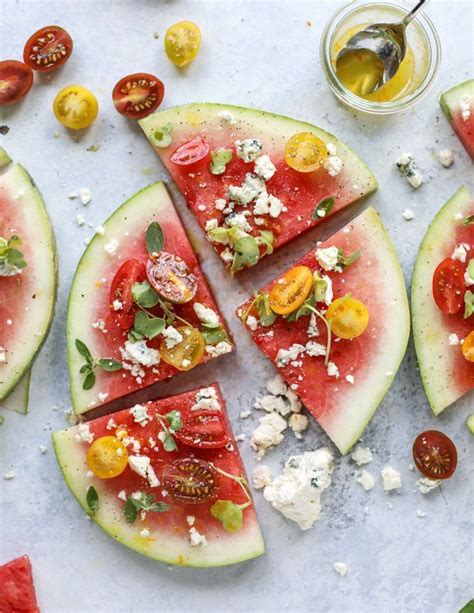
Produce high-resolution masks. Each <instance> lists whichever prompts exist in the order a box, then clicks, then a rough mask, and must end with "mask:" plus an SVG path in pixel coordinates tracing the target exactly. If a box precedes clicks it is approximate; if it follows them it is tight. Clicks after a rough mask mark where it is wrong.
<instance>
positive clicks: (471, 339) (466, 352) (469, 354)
mask: <svg viewBox="0 0 474 613" xmlns="http://www.w3.org/2000/svg"><path fill="white" fill-rule="evenodd" d="M461 351H462V354H463V356H464V357H465V358H466V360H467V361H468V362H474V330H473V331H472V332H469V334H468V335H467V336H466V338H465V339H464V340H463V343H462V345H461Z"/></svg>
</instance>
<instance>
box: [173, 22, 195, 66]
mask: <svg viewBox="0 0 474 613" xmlns="http://www.w3.org/2000/svg"><path fill="white" fill-rule="evenodd" d="M200 46H201V30H200V29H199V27H198V26H197V25H196V24H195V23H193V22H192V21H180V22H179V23H175V24H174V25H172V26H170V27H169V28H168V29H167V30H166V34H165V51H166V55H167V56H168V58H169V59H170V60H171V61H172V62H173V64H176V66H178V67H179V68H183V67H184V66H187V65H188V64H190V63H191V62H192V61H193V60H194V59H195V58H196V56H197V54H198V51H199V47H200Z"/></svg>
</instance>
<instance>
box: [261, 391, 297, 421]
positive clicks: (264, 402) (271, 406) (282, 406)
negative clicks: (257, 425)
mask: <svg viewBox="0 0 474 613" xmlns="http://www.w3.org/2000/svg"><path fill="white" fill-rule="evenodd" d="M254 407H255V408H256V409H262V410H263V411H267V413H272V412H275V413H278V414H279V415H282V416H283V417H285V416H286V415H289V414H290V413H291V407H290V404H289V403H288V402H286V400H285V397H284V396H283V395H282V396H274V395H273V394H266V395H265V396H263V397H262V398H258V399H257V400H256V401H255V404H254Z"/></svg>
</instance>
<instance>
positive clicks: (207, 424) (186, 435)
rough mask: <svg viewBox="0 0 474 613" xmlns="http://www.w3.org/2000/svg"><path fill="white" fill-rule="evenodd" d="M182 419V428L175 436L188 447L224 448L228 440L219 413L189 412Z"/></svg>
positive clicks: (222, 419)
mask: <svg viewBox="0 0 474 613" xmlns="http://www.w3.org/2000/svg"><path fill="white" fill-rule="evenodd" d="M182 419H183V427H182V428H181V430H179V431H178V432H176V433H175V436H176V438H177V439H178V440H179V441H181V442H182V443H185V444H186V445H189V446H190V447H198V448H199V449H219V448H220V447H225V446H226V445H227V444H228V442H229V440H230V439H229V435H228V434H227V428H226V425H225V422H224V418H223V415H222V413H221V411H215V410H205V409H203V410H201V411H190V412H189V413H188V414H187V415H183V416H182Z"/></svg>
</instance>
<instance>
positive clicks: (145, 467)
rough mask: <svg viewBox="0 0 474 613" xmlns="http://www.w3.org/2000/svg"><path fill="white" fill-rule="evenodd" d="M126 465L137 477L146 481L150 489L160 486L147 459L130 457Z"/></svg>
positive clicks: (136, 456)
mask: <svg viewBox="0 0 474 613" xmlns="http://www.w3.org/2000/svg"><path fill="white" fill-rule="evenodd" d="M128 465H129V466H130V468H131V469H132V470H133V471H134V472H136V473H137V475H140V477H143V478H144V479H146V480H147V481H148V483H149V485H150V487H158V486H159V485H160V481H159V479H158V477H157V476H156V473H155V471H154V469H153V467H152V465H151V461H150V458H149V457H147V456H139V455H130V456H128Z"/></svg>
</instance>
